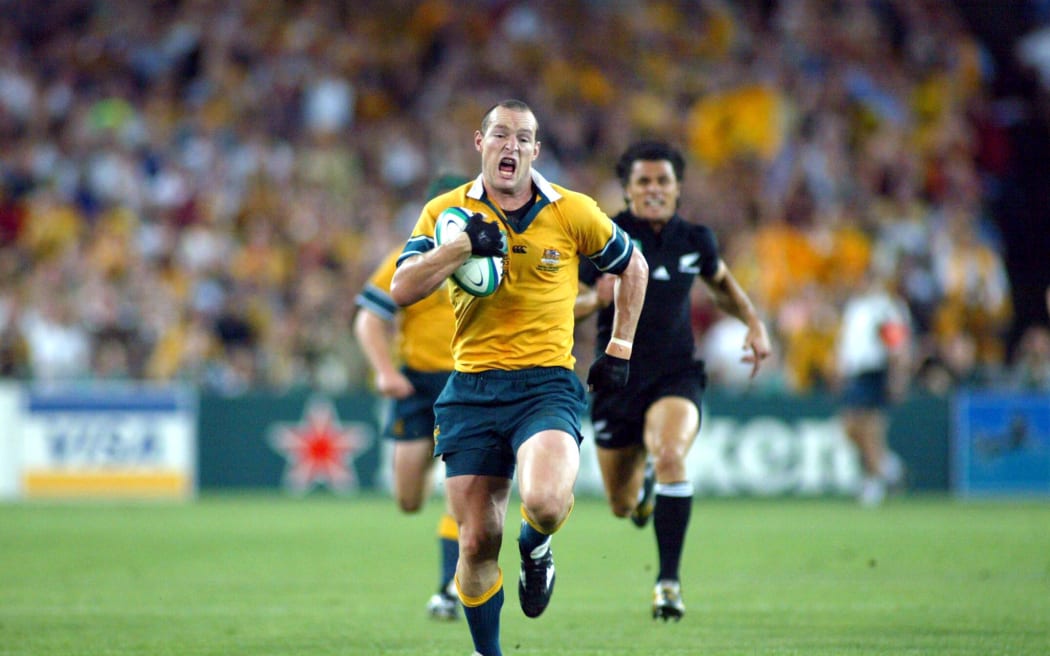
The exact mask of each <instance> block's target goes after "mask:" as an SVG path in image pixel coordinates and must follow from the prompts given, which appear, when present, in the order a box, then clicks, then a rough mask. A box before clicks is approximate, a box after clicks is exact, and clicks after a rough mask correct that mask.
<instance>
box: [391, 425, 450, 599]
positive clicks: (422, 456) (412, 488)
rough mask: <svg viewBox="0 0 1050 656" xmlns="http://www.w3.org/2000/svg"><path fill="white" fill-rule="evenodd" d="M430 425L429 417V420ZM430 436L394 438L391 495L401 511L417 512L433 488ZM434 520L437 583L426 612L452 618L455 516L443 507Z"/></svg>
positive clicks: (433, 461) (433, 462) (432, 451)
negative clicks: (438, 517) (392, 487)
mask: <svg viewBox="0 0 1050 656" xmlns="http://www.w3.org/2000/svg"><path fill="white" fill-rule="evenodd" d="M430 423H431V425H433V420H430ZM435 462H436V461H435V460H434V438H433V437H431V436H430V435H426V437H424V438H420V439H414V440H408V439H398V440H396V441H395V442H394V459H393V471H394V498H395V499H396V500H397V505H398V507H399V508H400V509H401V510H402V512H406V513H416V512H419V511H420V510H421V509H422V508H423V505H424V504H425V503H426V500H427V499H428V498H429V497H430V492H431V490H432V489H433V480H434V476H433V470H434V464H435ZM447 506H448V503H447V500H446V512H445V514H444V515H442V516H441V518H440V519H439V520H438V525H437V541H438V587H437V591H436V592H434V594H433V595H431V596H430V599H429V600H428V601H427V612H428V613H429V614H430V616H431V617H433V618H434V619H439V620H453V619H456V618H457V617H458V615H459V600H458V599H457V598H456V594H455V586H454V585H453V583H452V577H453V576H454V575H455V573H456V560H457V559H458V557H459V535H458V529H457V527H456V522H455V520H453V519H452V515H451V513H449V512H448V511H447Z"/></svg>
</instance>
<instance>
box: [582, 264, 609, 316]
mask: <svg viewBox="0 0 1050 656" xmlns="http://www.w3.org/2000/svg"><path fill="white" fill-rule="evenodd" d="M615 289H616V276H613V275H609V274H603V275H601V276H598V280H596V281H595V282H594V286H593V287H592V286H590V285H585V284H584V283H582V282H581V283H580V292H579V294H577V295H576V305H574V306H573V309H572V315H573V316H574V317H575V318H577V319H583V318H585V317H589V316H591V315H592V314H594V313H595V312H597V311H598V310H601V309H603V308H606V307H608V306H609V304H610V303H612V300H613V292H614V291H615Z"/></svg>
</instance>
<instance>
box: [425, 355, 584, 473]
mask: <svg viewBox="0 0 1050 656" xmlns="http://www.w3.org/2000/svg"><path fill="white" fill-rule="evenodd" d="M586 403H587V394H586V392H585V391H584V389H583V385H582V384H581V383H580V379H579V378H578V377H577V376H576V372H574V371H572V370H571V369H564V368H562V367H542V368H535V369H522V370H519V371H498V370H494V371H486V372H483V373H480V374H466V373H462V372H458V371H457V372H454V373H453V374H452V375H451V376H449V378H448V383H447V384H446V385H445V389H444V391H442V392H441V396H439V397H438V400H437V403H435V404H434V415H435V417H436V421H437V424H436V426H437V428H436V430H435V432H436V438H437V441H436V446H435V449H434V454H435V455H438V454H440V455H441V457H442V460H444V461H445V475H446V476H450V477H451V476H462V475H465V474H475V475H485V476H502V477H504V478H513V477H514V467H515V464H516V454H517V452H518V447H520V446H521V445H522V443H524V442H525V440H527V439H529V438H530V437H532V436H533V435H535V434H536V433H539V432H541V431H544V430H550V429H554V430H560V431H564V432H566V433H568V434H569V435H572V436H573V437H574V438H575V439H576V443H577V444H579V443H580V441H581V440H582V439H583V434H582V433H580V417H581V416H582V414H583V412H584V410H585V409H586Z"/></svg>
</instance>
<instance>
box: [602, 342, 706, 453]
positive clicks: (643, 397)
mask: <svg viewBox="0 0 1050 656" xmlns="http://www.w3.org/2000/svg"><path fill="white" fill-rule="evenodd" d="M705 387H707V374H706V373H705V371H704V362H703V360H694V361H692V362H690V363H689V365H688V366H686V367H685V368H682V369H678V370H677V371H671V372H668V373H665V374H662V375H659V376H644V375H643V376H639V377H637V378H635V374H634V372H633V371H632V372H631V376H630V378H628V381H627V387H625V388H624V389H622V390H616V391H614V392H595V393H594V394H593V395H592V397H591V423H592V424H593V425H594V443H595V444H597V445H598V446H600V447H602V448H605V449H622V448H624V447H628V446H633V445H637V444H642V443H643V442H644V430H645V413H646V412H647V411H648V410H649V407H650V406H651V405H652V404H654V403H656V402H657V401H658V400H660V399H662V398H664V397H668V396H680V397H682V398H686V399H689V400H690V401H692V402H693V404H694V405H696V409H697V412H699V411H700V410H701V405H700V404H701V401H702V400H703V396H704V388H705Z"/></svg>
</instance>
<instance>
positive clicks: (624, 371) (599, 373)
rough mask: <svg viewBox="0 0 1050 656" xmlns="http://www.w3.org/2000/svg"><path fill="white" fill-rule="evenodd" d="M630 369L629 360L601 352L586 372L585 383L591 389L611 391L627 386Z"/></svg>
mask: <svg viewBox="0 0 1050 656" xmlns="http://www.w3.org/2000/svg"><path fill="white" fill-rule="evenodd" d="M630 371H631V361H630V360H624V359H623V358H618V357H616V356H614V355H609V354H607V353H602V354H601V355H599V356H598V357H597V359H595V361H594V363H593V364H592V365H591V370H590V371H588V372H587V385H588V387H590V388H591V389H592V390H597V391H612V390H618V389H623V388H624V387H626V386H627V376H628V375H629V374H630Z"/></svg>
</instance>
